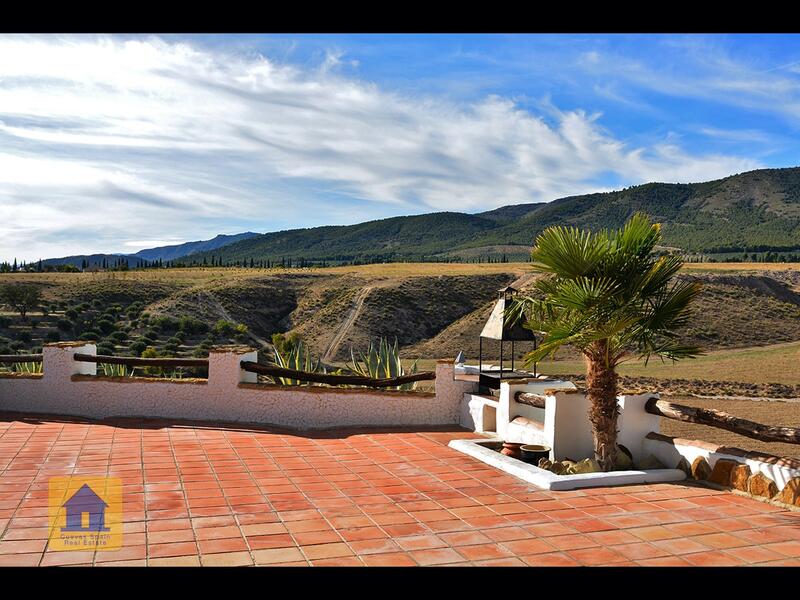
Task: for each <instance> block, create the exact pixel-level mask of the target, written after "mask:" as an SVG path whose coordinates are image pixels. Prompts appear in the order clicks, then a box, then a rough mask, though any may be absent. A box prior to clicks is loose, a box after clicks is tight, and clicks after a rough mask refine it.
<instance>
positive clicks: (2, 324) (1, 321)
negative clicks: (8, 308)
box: [0, 315, 11, 328]
mask: <svg viewBox="0 0 800 600" xmlns="http://www.w3.org/2000/svg"><path fill="white" fill-rule="evenodd" d="M6 327H11V317H7V316H5V315H1V316H0V328H6Z"/></svg>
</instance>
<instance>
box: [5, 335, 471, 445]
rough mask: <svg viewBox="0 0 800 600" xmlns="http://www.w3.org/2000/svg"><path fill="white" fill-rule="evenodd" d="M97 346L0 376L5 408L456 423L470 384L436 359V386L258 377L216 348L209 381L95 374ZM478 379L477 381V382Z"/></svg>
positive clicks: (293, 424)
mask: <svg viewBox="0 0 800 600" xmlns="http://www.w3.org/2000/svg"><path fill="white" fill-rule="evenodd" d="M75 353H82V354H96V347H95V346H94V344H80V345H77V344H63V343H61V344H58V343H57V344H50V345H46V346H45V347H44V348H43V376H42V377H40V378H18V377H2V376H0V410H5V411H20V412H25V413H39V414H56V415H68V416H78V417H89V418H108V417H146V418H171V419H190V420H203V421H206V420H210V421H231V422H242V423H260V424H268V425H276V426H280V427H288V428H294V429H325V428H333V427H347V426H409V425H451V424H457V423H458V422H459V409H460V405H461V401H462V398H463V394H464V391H465V389H466V386H465V385H464V383H465V382H458V381H454V379H453V364H452V362H447V361H441V362H439V363H437V365H436V376H437V378H436V392H435V394H433V393H421V392H398V391H380V390H369V389H356V388H353V389H344V388H339V389H337V388H325V387H321V386H313V387H312V386H291V387H289V386H271V385H264V384H257V383H255V378H256V375H255V374H253V373H247V372H245V371H243V370H242V369H241V368H240V366H239V363H240V361H242V360H255V357H256V352H255V351H254V350H248V351H239V352H237V351H231V350H230V349H226V350H224V351H212V352H211V353H210V355H209V378H208V380H207V381H206V380H183V381H182V380H165V379H148V378H138V377H119V378H108V377H98V378H97V379H94V378H93V377H91V375H93V374H94V373H95V369H96V365H95V364H94V363H84V362H77V361H75V360H73V358H72V355H73V354H75ZM471 385H472V384H469V386H471Z"/></svg>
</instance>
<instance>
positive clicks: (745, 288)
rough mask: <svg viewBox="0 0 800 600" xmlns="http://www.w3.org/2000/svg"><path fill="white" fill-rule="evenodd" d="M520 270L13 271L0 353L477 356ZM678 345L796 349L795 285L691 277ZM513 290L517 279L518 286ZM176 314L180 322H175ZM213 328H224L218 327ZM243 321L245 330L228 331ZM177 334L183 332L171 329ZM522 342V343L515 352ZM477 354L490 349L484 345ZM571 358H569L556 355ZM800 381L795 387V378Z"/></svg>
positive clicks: (746, 275) (748, 277)
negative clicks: (77, 347)
mask: <svg viewBox="0 0 800 600" xmlns="http://www.w3.org/2000/svg"><path fill="white" fill-rule="evenodd" d="M526 273H530V266H529V265H526V264H513V263H509V264H482V265H478V264H475V265H458V264H452V265H449V264H448V265H445V264H435V263H427V264H414V263H406V264H387V265H365V266H357V267H338V268H325V269H292V270H284V269H170V270H161V271H154V270H145V271H132V272H126V273H52V274H48V273H20V274H2V275H0V284H5V283H10V282H17V283H27V284H32V285H37V286H40V287H41V288H42V292H43V296H44V306H45V307H46V308H47V309H48V310H47V312H46V313H41V312H39V311H33V312H31V314H30V319H29V321H27V322H26V321H23V320H22V319H21V318H20V316H19V315H17V314H15V313H13V312H11V311H10V310H8V309H7V308H6V309H4V310H0V313H1V314H0V354H3V353H9V352H17V351H26V350H33V349H36V348H38V347H40V346H41V345H42V343H43V342H46V341H55V340H57V339H62V340H66V339H76V338H79V337H81V336H82V337H83V339H96V340H97V341H98V342H100V344H101V345H103V346H104V348H106V349H107V350H106V352H114V353H115V354H137V353H140V352H141V350H142V349H143V348H144V347H145V346H147V345H153V346H155V347H156V348H157V349H158V350H159V351H164V352H174V353H177V354H178V355H191V354H192V353H194V352H196V351H198V350H202V349H203V348H207V347H209V346H210V345H213V344H218V343H226V342H229V341H237V342H240V343H241V342H248V343H250V344H253V345H255V346H256V347H262V346H264V345H265V344H267V343H268V342H269V341H270V339H271V336H272V334H274V333H284V332H295V333H297V334H299V335H300V336H301V337H302V339H304V340H305V341H306V343H307V344H308V346H309V347H310V349H311V350H312V353H313V355H314V356H323V355H327V360H328V361H335V360H339V361H341V360H344V359H346V358H347V357H348V356H349V351H350V347H351V346H352V347H355V348H356V349H359V348H364V347H365V346H366V345H367V344H368V343H369V341H370V340H377V339H378V338H380V337H381V336H383V337H387V338H389V339H390V340H393V339H394V338H397V340H398V343H399V345H400V346H401V348H402V350H403V354H404V355H405V356H407V357H410V358H418V357H419V358H425V359H430V358H445V357H454V356H455V355H456V353H457V352H458V351H459V350H464V351H465V353H466V354H467V357H468V358H469V359H470V360H475V359H476V358H477V355H478V334H479V333H480V330H481V329H482V327H483V325H484V323H485V322H486V319H487V318H488V315H489V312H490V311H491V307H492V305H493V303H494V301H495V299H496V297H497V290H498V288H501V287H503V286H505V285H507V284H509V283H511V282H512V281H518V282H519V281H523V284H522V285H523V287H524V286H525V285H527V284H529V283H530V277H526V278H524V280H523V279H522V276H523V275H525V274H526ZM681 277H691V278H696V279H698V280H700V281H701V282H702V283H703V292H702V295H701V297H700V298H699V299H698V301H697V303H696V305H695V311H694V316H693V318H692V319H691V322H690V323H689V325H688V326H687V327H686V330H685V332H684V339H686V340H687V341H688V342H690V343H695V344H698V345H700V346H702V347H703V348H705V349H707V350H721V349H733V348H748V347H754V346H770V345H774V344H777V343H781V342H800V278H798V271H797V270H796V267H795V270H788V269H785V270H783V271H779V270H777V269H769V270H766V269H765V270H753V269H751V270H750V271H743V270H737V271H735V272H734V271H733V270H731V272H700V271H697V270H689V271H687V272H686V273H684V274H683V275H681ZM517 285H519V283H518V284H517ZM181 319H182V320H183V322H184V323H185V324H186V327H184V326H180V327H179V325H178V324H179V323H180V322H181ZM220 321H222V322H225V323H229V324H230V325H231V326H230V327H227V326H226V327H223V328H222V329H219V328H217V327H216V326H217V324H218V323H219V322H220ZM237 324H243V325H245V326H246V328H247V330H246V331H245V332H242V331H236V330H235V329H234V326H235V325H237ZM179 329H180V331H184V333H185V334H186V335H185V336H183V337H182V338H181V339H177V338H180V337H181V336H180V335H178V333H176V331H177V330H179ZM529 347H530V345H529V344H520V345H519V347H518V350H520V351H525V350H526V349H528V348H529ZM485 350H486V355H487V358H489V359H492V358H496V355H497V344H496V343H491V342H487V343H486V345H485ZM565 357H566V358H569V355H566V356H565ZM798 382H799V383H800V381H798Z"/></svg>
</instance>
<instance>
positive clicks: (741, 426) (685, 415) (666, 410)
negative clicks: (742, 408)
mask: <svg viewBox="0 0 800 600" xmlns="http://www.w3.org/2000/svg"><path fill="white" fill-rule="evenodd" d="M645 410H646V411H647V412H648V413H650V414H651V415H658V416H660V417H664V418H667V419H674V420H676V421H685V422H687V423H697V424H699V425H708V426H710V427H716V428H718V429H725V430H727V431H731V432H733V433H738V434H739V435H743V436H745V437H749V438H753V439H755V440H760V441H762V442H782V443H784V444H800V428H795V427H781V426H773V425H762V424H761V423H755V422H754V421H748V420H747V419H740V418H739V417H734V416H733V415H730V414H728V413H726V412H722V411H721V410H714V409H713V408H697V407H695V406H684V405H682V404H674V403H672V402H667V401H666V400H659V399H658V398H650V399H649V400H648V401H647V403H646V404H645Z"/></svg>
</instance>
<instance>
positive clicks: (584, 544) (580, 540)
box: [547, 534, 600, 550]
mask: <svg viewBox="0 0 800 600" xmlns="http://www.w3.org/2000/svg"><path fill="white" fill-rule="evenodd" d="M547 542H548V543H549V544H550V545H551V546H554V547H555V548H558V549H559V550H575V549H579V548H593V547H597V546H599V545H600V544H598V543H597V542H595V541H594V540H593V539H591V538H589V537H588V536H586V535H582V534H575V535H557V536H554V537H550V538H547Z"/></svg>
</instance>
